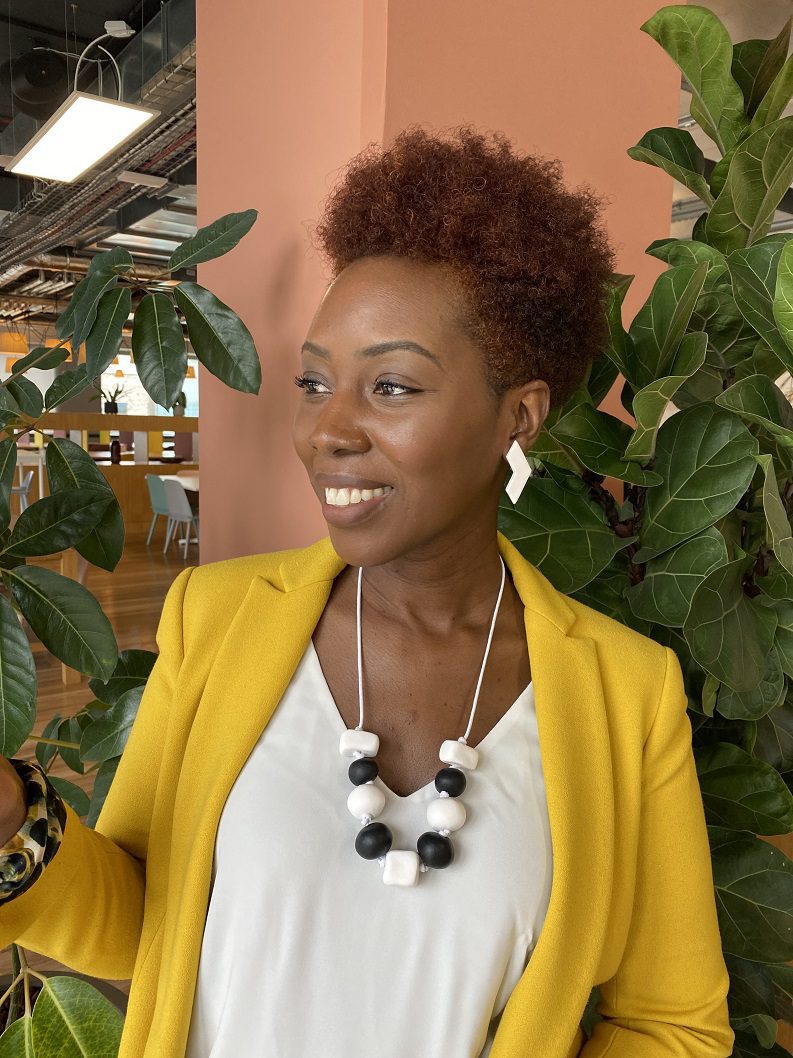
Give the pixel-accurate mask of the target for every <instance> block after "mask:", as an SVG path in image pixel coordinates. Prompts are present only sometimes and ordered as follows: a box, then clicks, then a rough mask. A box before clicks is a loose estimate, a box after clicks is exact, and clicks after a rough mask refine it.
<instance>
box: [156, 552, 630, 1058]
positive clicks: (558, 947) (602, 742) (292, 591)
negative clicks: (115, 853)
mask: <svg viewBox="0 0 793 1058" xmlns="http://www.w3.org/2000/svg"><path fill="white" fill-rule="evenodd" d="M498 542H499V549H500V552H501V555H502V557H503V559H504V562H505V564H506V565H507V567H508V568H509V571H510V574H511V575H512V578H513V582H514V584H515V587H516V590H517V591H518V594H519V595H520V597H521V599H522V601H523V604H524V607H525V625H526V640H527V645H528V650H529V655H530V658H531V669H532V679H533V681H534V691H535V695H534V698H535V705H536V713H537V727H538V732H539V740H540V754H541V761H542V768H543V776H544V782H545V790H546V797H547V804H548V815H549V821H550V830H551V841H552V846H553V879H552V886H551V895H550V902H549V906H548V910H547V914H546V918H545V921H544V924H543V927H542V930H541V931H540V936H539V938H538V941H537V944H536V947H535V949H534V952H533V953H532V956H531V959H530V961H529V963H528V965H527V967H526V969H525V970H524V973H523V975H522V977H521V979H520V981H519V983H518V985H517V987H516V988H515V989H514V991H513V993H512V995H511V996H510V998H509V1000H508V1002H507V1005H506V1007H505V1009H504V1012H503V1015H502V1018H501V1023H500V1025H499V1028H498V1032H497V1034H496V1038H495V1041H494V1044H493V1048H492V1052H491V1054H492V1058H514V1056H515V1055H518V1054H533V1053H537V1054H543V1055H544V1058H557V1056H558V1058H564V1056H565V1055H566V1054H567V1048H568V1047H569V1045H570V1043H571V1041H572V1039H573V1037H574V1035H575V1032H576V1030H577V1027H578V1022H579V1021H580V1018H581V1016H582V1015H583V1011H584V1007H585V1004H586V1001H587V999H588V997H589V994H590V991H591V989H592V986H593V985H594V984H596V983H597V982H596V981H595V976H596V974H597V966H598V960H599V956H600V954H601V951H602V948H603V943H604V938H605V935H606V928H607V921H608V912H609V907H610V903H611V886H612V863H613V851H614V821H613V788H612V782H611V773H610V768H611V763H610V762H611V756H610V746H609V738H608V723H607V714H606V706H605V701H604V689H603V686H602V682H601V673H600V667H599V664H598V656H597V649H596V646H595V643H594V641H593V640H592V639H591V638H590V637H588V636H585V635H582V634H576V632H575V629H574V624H575V611H574V610H573V608H572V607H571V606H570V605H569V603H568V602H567V600H566V597H565V596H564V595H563V593H561V592H559V591H557V590H556V589H555V588H554V587H553V585H551V583H550V582H549V581H548V580H547V578H545V577H544V576H543V575H542V574H541V573H540V571H539V570H538V569H537V568H536V567H535V566H534V565H532V564H531V563H530V562H528V561H527V560H526V559H525V558H524V557H523V556H522V555H521V554H520V552H519V551H518V550H517V549H516V548H515V546H514V545H513V544H512V543H511V542H510V541H509V540H508V539H507V538H506V537H505V536H504V535H503V534H502V533H500V532H499V533H498ZM345 565H346V563H345V562H344V561H343V560H342V559H341V558H340V557H339V556H338V555H337V554H336V552H335V551H334V550H333V547H332V545H331V543H330V538H329V537H324V538H323V539H321V540H319V541H317V543H315V544H313V545H311V547H309V548H304V549H297V550H295V551H292V552H290V553H289V554H288V555H287V556H286V557H285V559H284V560H283V562H282V563H281V566H280V569H279V576H278V577H277V578H273V579H274V580H275V581H276V583H272V582H271V581H270V580H268V579H267V578H266V577H265V576H264V575H261V574H256V575H255V576H254V577H253V579H252V580H251V583H250V585H249V587H248V591H247V593H246V595H245V598H244V599H243V602H242V603H241V605H240V606H239V609H238V610H237V612H236V614H235V616H234V618H233V619H232V621H231V623H230V625H229V627H228V630H227V632H226V634H225V636H224V638H223V641H222V643H221V645H220V648H219V650H218V653H217V656H216V659H215V661H214V663H213V666H212V669H211V671H210V674H209V677H208V680H207V683H206V687H205V689H204V692H203V694H202V697H201V701H200V703H199V705H198V709H197V712H196V716H195V720H194V723H193V727H192V730H191V734H190V738H189V741H188V744H187V746H186V749H185V753H184V761H183V767H182V771H181V777H180V781H179V784H178V787H177V791H176V796H175V806H174V824H173V834H172V845H171V854H172V860H171V871H170V877H169V883H168V885H169V888H168V910H167V912H166V918H165V923H164V930H165V935H164V938H163V959H162V966H161V972H160V978H159V980H160V990H161V994H160V995H159V996H158V1009H157V1018H156V1021H157V1023H158V1024H159V1025H160V1026H169V1027H170V1028H169V1031H168V1035H169V1036H170V1038H171V1039H173V1033H174V1028H175V1026H177V1025H179V1030H177V1032H178V1034H179V1037H180V1045H181V1044H183V1043H185V1042H186V1039H187V1032H188V1028H189V1018H190V1010H191V1007H192V1000H193V993H194V987H195V981H196V976H197V971H198V963H199V957H200V949H201V940H202V936H203V929H204V923H205V918H206V911H207V905H208V899H209V891H210V882H211V872H212V859H213V854H214V843H215V836H216V833H217V827H218V823H219V820H220V815H221V812H222V810H223V806H224V804H225V802H226V799H227V797H228V795H229V792H230V790H231V788H232V786H233V785H234V782H235V780H236V778H237V776H238V775H239V773H240V771H241V770H242V767H243V765H244V764H245V761H246V760H247V758H248V756H249V755H250V753H251V751H252V750H253V748H254V746H255V745H256V742H257V740H258V739H259V737H260V736H261V734H262V731H263V730H264V728H265V726H266V725H267V722H268V721H269V719H270V717H271V716H272V714H273V712H274V710H275V708H276V706H277V705H278V703H279V701H280V700H281V697H282V695H283V693H284V691H285V690H286V687H287V685H288V683H289V681H290V679H291V678H292V675H293V673H294V671H295V669H296V668H297V665H298V663H299V661H300V659H301V657H302V656H303V653H304V652H305V650H306V648H307V646H308V642H309V639H310V638H311V635H312V633H313V631H314V628H315V627H316V625H317V622H318V621H319V618H320V616H321V614H322V611H323V609H324V607H325V604H326V602H327V600H328V597H329V595H330V592H331V588H332V585H333V579H334V577H336V576H337V575H338V574H339V573H340V572H341V570H342V569H344V567H345ZM419 884H420V883H419ZM180 1030H181V1031H180ZM151 1042H152V1041H151V1040H150V1043H151Z"/></svg>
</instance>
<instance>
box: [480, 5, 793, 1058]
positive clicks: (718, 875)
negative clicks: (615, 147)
mask: <svg viewBox="0 0 793 1058" xmlns="http://www.w3.org/2000/svg"><path fill="white" fill-rule="evenodd" d="M641 28H642V30H643V31H644V32H646V33H648V34H649V35H650V36H651V37H653V39H655V40H656V41H657V42H658V43H659V44H660V45H661V46H662V47H663V48H664V50H665V51H666V52H667V53H668V54H669V55H670V56H671V57H672V59H673V60H674V61H675V62H676V63H677V65H678V66H679V67H680V69H681V71H682V72H683V74H684V75H685V77H686V79H687V81H688V83H689V84H690V86H691V91H692V102H691V114H692V116H693V117H694V118H695V119H696V121H697V122H698V123H699V125H700V126H701V127H702V129H703V130H704V131H705V132H706V133H707V134H708V136H710V137H711V138H712V140H713V141H714V143H715V144H716V146H717V148H718V150H719V152H720V154H721V160H720V161H718V162H717V164H715V167H713V168H712V170H711V171H710V172H709V171H708V166H707V165H706V161H705V158H704V156H703V153H702V151H701V150H700V148H699V147H698V146H697V144H696V143H695V141H694V139H693V137H692V136H691V134H690V133H689V132H687V131H685V130H684V129H679V128H658V129H652V130H651V131H649V132H648V133H646V135H644V136H643V137H642V139H641V140H640V141H639V143H638V144H636V146H635V147H632V148H630V150H629V151H628V154H629V155H630V156H631V157H632V158H634V159H637V160H639V161H643V162H646V163H648V164H650V165H654V166H657V167H658V168H660V169H662V170H663V171H664V172H665V173H667V174H668V175H670V176H672V177H674V178H675V179H676V180H678V181H680V182H681V183H683V184H685V185H686V187H688V188H689V189H690V190H691V191H692V192H693V193H694V194H695V195H697V196H698V197H699V198H700V199H701V200H702V203H703V207H704V211H703V213H702V215H701V216H700V217H699V219H698V220H697V222H696V224H695V225H694V230H693V233H692V237H691V238H690V239H672V238H663V239H659V240H657V241H655V242H653V243H652V244H651V245H650V246H649V247H648V248H647V253H649V254H651V255H652V256H654V257H656V258H658V259H659V260H661V261H664V262H665V263H666V264H667V265H668V267H667V269H666V270H665V271H664V272H662V273H661V274H660V275H659V277H658V279H657V280H656V282H655V284H654V285H653V288H652V290H651V292H650V295H649V297H648V298H647V300H646V302H645V304H644V305H643V306H642V308H641V309H640V310H639V312H638V313H637V315H636V316H635V317H634V319H633V322H632V323H631V324H630V325H629V326H628V328H627V330H626V329H625V327H624V326H623V322H622V302H623V298H624V296H625V292H626V290H627V289H628V287H629V285H630V283H631V280H632V279H633V276H624V275H615V276H614V278H613V285H612V289H611V291H610V303H609V307H608V318H609V323H610V341H609V344H608V347H607V348H606V349H605V351H604V352H605V355H604V356H603V357H602V358H596V360H595V361H594V362H593V363H592V364H591V365H590V369H589V374H588V377H587V379H586V380H585V382H584V383H583V384H582V385H581V387H580V388H579V389H578V391H577V392H576V393H575V394H573V396H572V397H571V398H570V400H569V401H568V402H567V403H566V404H565V406H564V407H562V408H559V409H556V410H555V411H553V412H552V413H551V415H549V417H548V418H547V419H546V421H545V423H544V428H543V430H542V432H541V434H540V436H539V438H538V440H537V443H536V445H535V446H534V448H533V450H532V451H531V453H530V457H531V461H532V463H533V464H534V465H535V467H536V472H535V473H534V474H533V475H532V477H531V478H530V480H529V483H528V485H527V487H526V489H525V491H524V494H523V496H522V497H521V499H520V502H519V504H518V506H517V507H514V506H513V505H512V504H511V503H510V501H509V500H508V499H507V498H505V499H504V500H503V504H502V507H501V511H500V516H499V521H500V527H501V529H502V531H503V532H504V533H505V534H506V535H507V536H509V537H510V539H511V540H512V541H513V542H514V543H515V544H516V546H517V547H519V549H520V550H521V551H522V553H523V554H524V555H525V556H526V557H528V558H529V559H530V560H531V561H533V562H535V563H536V564H537V565H538V566H539V567H540V568H541V569H542V571H543V573H545V574H546V575H547V576H548V577H549V578H550V579H551V580H552V581H553V582H554V584H555V585H556V586H557V587H558V588H561V589H562V590H563V591H565V592H567V593H568V594H570V595H572V596H573V597H574V598H577V599H581V600H583V601H584V602H585V603H588V604H589V605H590V606H594V607H596V608H597V609H599V610H601V611H602V612H604V613H607V614H609V615H610V616H612V617H614V618H616V619H617V620H619V621H622V622H623V623H624V624H627V625H629V626H631V627H633V628H635V629H637V630H638V631H640V632H642V633H643V634H645V635H648V636H651V637H652V638H654V639H656V640H658V641H659V642H661V643H663V644H664V645H666V646H669V647H671V648H673V649H674V650H675V651H676V653H677V656H678V658H679V660H680V664H681V668H682V670H683V674H684V677H685V682H686V691H687V695H688V705H689V717H690V720H691V724H692V731H693V746H694V749H693V751H694V757H695V760H696V766H697V773H698V776H699V781H700V787H701V791H702V797H703V803H704V807H705V813H706V821H707V824H708V835H709V839H710V844H711V854H712V863H713V875H714V884H715V896H716V903H717V908H718V915H719V924H720V929H721V936H722V946H723V951H724V956H725V962H726V964H727V967H728V970H729V974H730V980H731V987H730V992H729V996H728V1003H729V1009H730V1022H731V1025H732V1028H733V1029H734V1031H735V1034H736V1040H735V1050H734V1052H733V1053H734V1054H739V1055H750V1054H751V1055H756V1054H758V1053H759V1051H758V1046H759V1047H762V1048H768V1053H769V1054H777V1055H781V1054H787V1053H788V1052H787V1051H784V1050H783V1049H782V1048H780V1047H779V1046H778V1045H777V1044H776V1043H775V1039H776V1034H777V1019H782V1020H783V1021H785V1022H787V1023H788V1024H790V1023H793V1017H791V1015H792V1014H793V1007H791V998H792V997H793V968H791V967H790V966H789V965H787V964H788V962H789V961H790V960H791V959H793V861H791V860H790V859H788V858H787V857H786V856H785V855H784V854H783V853H782V852H780V851H779V850H778V849H777V848H776V847H775V846H774V845H773V844H772V843H771V842H767V841H764V840H762V839H761V837H758V835H783V834H789V833H791V831H793V796H791V789H790V788H791V780H793V535H792V534H793V530H792V528H791V527H792V525H793V521H792V519H791V510H792V509H793V410H792V409H791V405H790V401H789V400H788V398H787V396H786V395H785V393H784V392H783V391H782V389H781V388H780V386H779V385H778V384H777V380H778V379H780V377H781V376H783V375H785V373H788V372H792V371H793V233H790V232H780V233H773V232H772V231H771V225H772V221H773V219H774V213H775V210H776V208H777V207H778V205H779V203H780V201H781V199H782V197H783V195H784V194H785V193H786V191H787V190H788V188H789V187H790V184H791V180H793V117H782V116H781V115H782V112H783V111H784V109H785V108H786V106H787V104H788V102H789V101H790V98H791V95H793V57H791V58H789V59H787V58H786V55H787V50H788V41H789V35H790V28H791V23H790V21H788V22H787V23H786V24H785V26H784V27H783V29H782V31H781V32H780V34H779V35H778V37H777V38H776V39H774V40H747V41H742V42H740V43H737V44H735V45H733V43H732V41H731V39H730V37H729V35H728V33H727V30H726V28H725V27H724V25H723V24H722V23H721V22H720V21H719V19H718V18H717V17H716V16H715V15H714V14H713V13H712V12H711V11H709V10H707V9H706V8H704V7H699V6H694V5H691V6H684V5H672V6H668V7H664V8H662V9H661V10H659V11H658V12H657V13H656V14H655V15H654V16H653V17H652V18H650V19H649V20H648V21H647V22H646V23H645V24H644V25H643V26H642V27H641ZM618 374H621V375H622V376H623V377H624V379H625V381H624V383H623V385H622V387H621V402H622V404H623V406H624V407H625V409H626V410H627V411H628V412H630V414H631V415H632V416H633V418H634V420H635V426H633V427H632V426H630V425H628V424H627V423H625V422H623V421H622V420H620V419H618V418H616V417H614V416H611V415H608V414H606V413H604V412H602V411H600V410H598V404H599V403H600V402H601V401H602V400H603V398H604V397H605V395H606V393H607V392H608V391H609V390H610V388H611V386H612V384H613V383H614V381H615V380H616V378H617V376H618ZM670 401H672V402H673V403H674V405H675V408H676V409H677V410H676V411H675V410H672V414H670V415H668V416H666V417H665V413H666V412H667V411H669V410H670V408H669V402H670ZM605 475H613V476H616V477H617V478H620V479H622V481H623V482H624V483H625V492H624V501H623V502H622V503H619V504H618V503H617V502H616V501H615V499H614V497H613V496H612V495H611V493H610V492H608V491H607V490H605V489H604V488H603V487H602V482H603V480H604V476H605ZM588 1031H589V1029H588V1028H587V1032H588Z"/></svg>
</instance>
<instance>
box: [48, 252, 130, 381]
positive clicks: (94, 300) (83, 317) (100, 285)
mask: <svg viewBox="0 0 793 1058" xmlns="http://www.w3.org/2000/svg"><path fill="white" fill-rule="evenodd" d="M83 282H84V283H85V284H86V288H85V293H84V294H83V296H82V297H81V298H80V301H79V302H78V304H77V308H76V309H75V310H74V330H73V331H72V338H71V347H72V362H73V363H74V364H76V363H77V353H78V350H79V348H80V346H81V345H82V344H83V342H84V341H85V340H86V338H87V337H88V335H89V334H90V333H91V330H92V328H93V326H94V323H95V321H96V315H97V312H98V311H99V302H100V301H101V300H102V297H103V295H104V294H105V293H107V291H109V290H111V289H112V288H113V287H115V286H117V285H118V276H117V275H116V274H115V272H111V273H107V272H97V273H96V274H94V275H90V274H89V275H87V276H86V278H85V279H84V280H83ZM60 337H61V338H62V337H64V335H60Z"/></svg>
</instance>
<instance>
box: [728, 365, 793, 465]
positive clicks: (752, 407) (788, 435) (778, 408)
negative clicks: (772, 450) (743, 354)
mask: <svg viewBox="0 0 793 1058" xmlns="http://www.w3.org/2000/svg"><path fill="white" fill-rule="evenodd" d="M715 403H716V404H718V405H719V406H720V407H722V408H727V409H728V410H730V411H734V412H735V413H736V414H737V415H740V417H741V418H742V419H746V420H747V421H748V422H756V423H759V425H760V426H762V427H763V428H764V429H765V430H767V431H768V432H769V433H770V434H771V435H772V436H773V437H774V438H775V440H776V441H778V442H779V444H780V445H782V446H783V447H785V448H788V449H789V450H790V451H791V452H793V408H791V406H790V402H789V401H788V399H787V398H786V397H785V394H784V393H783V392H782V390H781V389H780V388H779V386H777V385H776V383H774V382H772V381H771V379H770V378H769V377H768V376H767V375H749V376H748V377H747V378H743V379H741V380H740V382H736V383H735V384H734V385H732V386H730V387H729V389H725V390H724V391H723V392H722V393H720V394H719V396H718V397H716V401H715Z"/></svg>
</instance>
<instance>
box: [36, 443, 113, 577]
mask: <svg viewBox="0 0 793 1058" xmlns="http://www.w3.org/2000/svg"><path fill="white" fill-rule="evenodd" d="M46 460H47V478H48V480H49V485H50V492H51V493H52V494H55V493H59V492H65V491H71V490H72V489H79V488H89V489H95V490H99V491H100V492H103V493H105V494H106V495H107V496H108V498H109V501H110V502H109V503H108V505H107V507H106V508H105V511H104V513H103V514H102V516H101V518H100V519H99V521H98V522H97V523H96V525H95V526H93V528H91V529H90V530H89V531H88V533H87V535H86V536H84V537H83V539H82V540H80V541H79V543H77V544H75V550H76V551H77V553H78V554H80V555H82V556H83V558H85V559H87V560H88V561H89V562H91V563H93V565H95V566H99V568H100V569H106V570H107V571H108V572H112V571H113V570H114V569H115V568H116V566H117V565H118V563H119V561H120V559H121V555H122V554H123V552H124V539H125V535H126V531H125V528H124V519H123V517H122V514H121V508H120V507H119V504H118V500H117V499H116V496H115V493H114V492H113V490H112V488H111V487H110V485H109V484H108V481H107V478H106V477H105V476H104V474H103V473H102V471H101V470H100V469H99V468H98V467H97V465H96V463H95V462H94V461H93V459H92V458H91V456H90V455H89V454H88V452H86V451H85V449H84V448H81V447H80V445H78V444H75V442H74V441H70V440H69V439H68V438H66V437H53V438H51V439H50V441H49V442H48V444H47V449H46Z"/></svg>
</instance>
